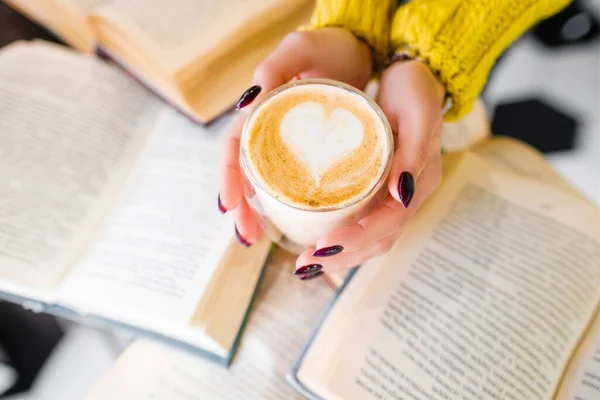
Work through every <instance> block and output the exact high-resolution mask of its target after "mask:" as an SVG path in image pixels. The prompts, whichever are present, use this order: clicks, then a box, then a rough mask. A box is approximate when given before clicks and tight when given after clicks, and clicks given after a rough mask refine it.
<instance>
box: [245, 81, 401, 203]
mask: <svg viewBox="0 0 600 400" xmlns="http://www.w3.org/2000/svg"><path fill="white" fill-rule="evenodd" d="M383 118H385V117H383ZM388 135H389V133H388V130H387V125H386V123H385V122H384V121H382V116H381V114H379V113H378V112H377V111H376V110H375V109H374V108H373V106H371V105H370V104H368V102H367V100H366V99H364V98H362V97H361V96H360V95H358V94H353V93H351V92H349V91H347V90H344V89H341V88H338V87H335V86H330V85H325V84H309V85H301V86H297V87H291V88H288V89H286V90H284V91H282V92H280V93H278V94H276V95H274V96H273V97H271V98H269V99H267V100H265V101H264V102H262V103H261V104H260V105H259V106H257V108H256V109H255V110H254V111H253V113H252V115H251V116H250V117H249V120H248V121H247V123H246V129H245V133H244V135H243V136H242V147H243V149H244V150H243V151H244V153H245V157H246V159H248V160H249V161H248V163H249V165H248V167H250V168H251V170H252V175H253V176H254V178H256V179H257V181H258V182H260V185H261V186H263V187H264V188H265V190H266V191H267V192H268V193H270V195H271V196H273V197H274V198H275V199H278V200H280V201H284V202H285V203H287V204H289V205H294V206H299V207H301V208H307V209H322V208H330V207H343V206H344V205H345V204H350V203H352V202H353V201H354V200H355V199H356V198H359V197H362V196H363V195H364V194H365V193H366V192H368V191H369V190H371V188H372V187H373V186H374V185H375V184H376V183H377V181H378V179H379V177H380V176H381V174H383V172H384V169H385V168H386V165H387V160H388V159H387V157H388V153H389V151H390V149H389V147H390V143H389V137H388Z"/></svg>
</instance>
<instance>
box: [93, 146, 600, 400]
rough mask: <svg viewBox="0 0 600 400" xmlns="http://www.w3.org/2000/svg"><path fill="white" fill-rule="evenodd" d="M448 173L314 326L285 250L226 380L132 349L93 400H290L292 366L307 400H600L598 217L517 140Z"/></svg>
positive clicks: (144, 346)
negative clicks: (391, 242) (286, 382)
mask: <svg viewBox="0 0 600 400" xmlns="http://www.w3.org/2000/svg"><path fill="white" fill-rule="evenodd" d="M444 164H445V172H444V173H445V177H444V182H443V184H442V186H441V187H440V189H439V190H438V191H437V192H436V194H434V195H433V196H432V197H431V198H430V199H429V200H428V202H427V203H426V204H425V205H424V206H423V207H422V209H421V210H419V212H418V213H417V216H416V217H415V218H414V219H413V221H411V223H410V225H409V227H408V229H407V231H406V233H405V234H404V235H403V236H402V237H401V239H400V240H399V241H398V242H397V245H396V246H395V248H394V249H393V250H392V251H391V252H390V253H388V254H387V255H385V256H382V257H379V258H376V259H373V260H371V261H369V262H367V263H366V264H364V265H363V266H361V267H360V269H358V270H357V271H355V272H354V273H353V275H352V276H351V277H350V278H349V279H348V280H347V281H346V283H345V285H344V286H342V287H341V288H340V289H339V290H338V292H337V293H336V295H335V297H334V299H333V300H331V302H330V303H329V306H328V307H327V309H326V311H325V313H324V314H323V315H322V317H321V319H320V321H316V317H315V315H316V314H315V313H316V311H315V310H316V309H317V308H319V307H322V306H324V304H325V303H324V298H326V297H327V295H326V292H327V290H328V288H327V287H326V286H325V285H323V283H322V282H314V283H313V282H311V283H309V284H307V282H303V285H302V286H298V285H297V283H296V282H295V281H293V279H291V278H288V276H289V267H287V265H288V264H289V265H293V259H292V258H291V257H288V258H287V259H286V258H283V259H282V256H280V254H279V253H278V254H277V255H278V257H274V258H273V260H272V262H271V263H270V264H269V266H268V267H267V271H268V272H267V274H268V276H274V278H272V279H268V280H267V281H265V282H264V285H263V286H262V288H261V293H264V294H262V295H260V296H259V300H258V301H257V302H256V303H255V306H254V309H253V311H252V312H251V316H250V322H249V328H248V330H247V333H246V335H245V336H244V338H243V340H242V343H241V349H240V353H239V357H237V358H236V361H235V362H234V363H233V365H232V368H231V373H225V374H223V373H221V372H220V371H215V370H213V369H210V368H208V367H207V364H206V363H205V362H204V361H202V360H199V359H197V358H195V357H193V356H192V355H189V354H184V353H182V352H175V351H172V350H170V349H167V348H164V347H161V346H159V345H156V344H153V343H149V342H136V343H135V344H134V345H132V346H131V347H130V348H129V349H128V350H127V351H126V352H125V353H124V355H123V356H122V357H121V359H119V361H118V362H117V364H116V366H115V367H114V368H113V370H111V372H109V374H108V375H107V376H106V377H105V378H104V379H103V380H102V381H101V382H100V383H99V384H98V385H97V387H96V388H95V389H94V390H93V391H92V393H91V394H90V396H89V400H96V399H104V398H111V399H116V400H120V399H133V400H135V399H144V398H149V397H152V396H154V397H155V398H169V399H173V400H183V399H186V400H189V399H204V398H211V399H221V398H223V399H225V398H230V397H231V396H233V397H235V395H236V394H238V395H239V397H240V398H248V399H263V398H274V399H279V398H286V399H287V398H294V396H293V395H292V394H291V393H290V389H289V387H287V386H285V385H284V377H283V375H284V373H285V372H284V371H287V370H289V369H292V372H291V373H290V375H289V377H288V378H289V380H290V382H291V383H292V385H293V386H294V387H295V388H296V389H298V390H299V391H300V393H302V394H303V395H305V396H307V397H309V398H312V399H319V398H320V399H369V400H370V399H382V398H387V399H411V400H420V399H431V400H438V399H460V398H465V399H484V400H488V399H489V400H491V399H511V398H513V399H545V400H550V399H559V400H567V399H569V400H572V399H577V400H595V399H598V398H599V395H600V387H599V385H598V382H599V381H600V357H599V356H598V355H599V354H600V316H599V310H598V305H599V301H600V214H599V212H598V210H597V209H596V208H595V207H593V206H591V205H590V204H589V203H588V202H586V201H585V200H583V199H581V198H580V197H579V196H578V195H577V193H576V192H575V191H574V189H572V188H571V187H570V186H569V185H568V184H566V183H565V182H564V181H562V180H561V179H560V178H559V177H558V175H556V173H555V172H553V171H552V169H551V168H550V167H549V165H548V164H547V163H545V162H543V157H542V156H541V155H539V154H537V153H536V152H535V151H533V150H531V149H529V148H528V147H526V146H525V145H522V144H519V143H517V142H515V141H513V140H510V139H494V140H491V141H489V142H487V143H486V144H482V145H481V146H479V147H478V148H477V149H475V150H474V151H472V152H468V153H465V154H448V155H446V156H445V159H444ZM269 285H270V286H269ZM324 293H325V294H324ZM314 324H316V329H315V330H314V332H313V334H312V335H311V339H310V340H309V341H308V343H306V344H305V346H304V348H303V349H302V351H300V350H299V348H300V346H301V344H300V343H299V341H300V340H301V338H302V337H304V336H305V335H307V332H308V330H309V329H310V328H309V327H310V326H311V325H314ZM299 353H300V358H299V359H297V355H298V354H299ZM294 359H296V361H293V360H294ZM292 363H294V364H295V365H294V366H293V368H292Z"/></svg>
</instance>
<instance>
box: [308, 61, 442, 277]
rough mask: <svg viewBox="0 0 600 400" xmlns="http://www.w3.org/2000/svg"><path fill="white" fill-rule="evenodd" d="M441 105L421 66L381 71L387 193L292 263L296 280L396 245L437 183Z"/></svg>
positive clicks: (408, 63) (411, 64) (433, 83)
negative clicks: (389, 156) (387, 136)
mask: <svg viewBox="0 0 600 400" xmlns="http://www.w3.org/2000/svg"><path fill="white" fill-rule="evenodd" d="M443 100H444V87H443V85H442V84H441V83H440V82H439V81H438V79H437V78H436V77H435V76H434V75H433V74H432V73H431V71H430V70H429V68H428V67H426V66H425V65H423V64H422V63H420V62H418V61H401V62H396V63H395V64H392V66H391V67H389V68H388V69H386V70H385V72H384V74H383V76H382V78H381V82H380V88H379V94H378V96H377V102H378V103H379V105H380V106H381V108H382V110H383V111H384V113H385V115H386V116H387V118H388V120H389V122H390V126H391V127H392V131H393V132H394V134H395V145H396V150H395V154H394V160H393V164H392V170H391V172H390V176H389V181H388V191H389V193H388V194H387V197H386V199H385V200H384V202H383V204H382V205H381V206H379V207H378V208H376V209H375V210H374V211H373V212H372V213H371V214H369V215H368V216H367V217H365V218H363V219H362V220H360V221H359V222H358V223H356V224H354V225H351V226H347V227H344V228H340V229H337V230H335V231H333V232H330V233H328V234H327V235H325V236H323V237H322V238H320V239H319V241H318V242H317V247H316V249H315V248H310V249H307V250H306V251H305V252H304V253H302V254H301V255H300V256H299V257H298V259H297V260H296V268H297V271H296V273H297V274H299V275H301V276H303V277H304V278H308V277H311V276H315V273H318V272H317V271H319V270H321V269H322V270H323V271H325V272H327V271H336V270H342V269H347V268H352V267H355V266H357V265H359V264H361V263H362V262H364V261H366V260H368V259H369V258H372V257H375V256H378V255H381V254H383V253H385V252H387V251H388V250H389V249H390V248H391V247H392V246H393V245H394V243H395V241H396V239H397V238H398V236H399V235H400V233H401V232H402V230H403V228H404V227H405V225H406V223H407V222H408V220H409V219H410V218H411V217H412V216H413V214H414V213H415V211H416V210H417V209H418V208H419V206H420V205H421V204H422V203H423V201H424V200H425V199H426V198H427V197H428V196H429V195H431V193H433V191H434V190H435V188H436V187H437V186H438V185H439V183H440V181H441V145H440V136H441V130H442V103H443ZM303 267H304V268H303ZM319 267H321V268H319ZM303 271H306V273H305V274H303V273H302V272H303Z"/></svg>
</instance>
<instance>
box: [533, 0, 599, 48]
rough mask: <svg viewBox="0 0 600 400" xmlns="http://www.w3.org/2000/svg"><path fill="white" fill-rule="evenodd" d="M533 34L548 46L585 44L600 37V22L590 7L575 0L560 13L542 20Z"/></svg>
mask: <svg viewBox="0 0 600 400" xmlns="http://www.w3.org/2000/svg"><path fill="white" fill-rule="evenodd" d="M532 33H533V36H534V37H535V38H536V39H537V40H538V42H539V43H541V44H542V45H544V46H546V47H550V48H553V47H562V46H571V45H577V44H584V43H588V42H591V41H594V40H597V39H598V38H600V22H598V17H597V16H595V15H594V14H592V12H591V10H590V9H589V7H587V8H585V6H584V4H582V2H580V1H578V0H575V1H574V2H573V3H571V4H570V5H569V6H568V7H566V8H565V9H564V10H563V11H561V12H559V13H558V14H556V15H554V16H552V17H550V18H548V19H546V20H544V21H542V22H540V23H539V24H538V25H537V26H535V27H534V28H533V30H532Z"/></svg>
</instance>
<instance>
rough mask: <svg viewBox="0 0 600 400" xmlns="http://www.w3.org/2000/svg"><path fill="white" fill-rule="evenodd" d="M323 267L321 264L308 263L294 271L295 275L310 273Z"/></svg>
mask: <svg viewBox="0 0 600 400" xmlns="http://www.w3.org/2000/svg"><path fill="white" fill-rule="evenodd" d="M322 269H323V266H322V265H321V264H308V265H305V266H304V267H300V268H298V269H297V270H296V271H294V275H310V274H314V273H315V272H319V271H321V270H322Z"/></svg>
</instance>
